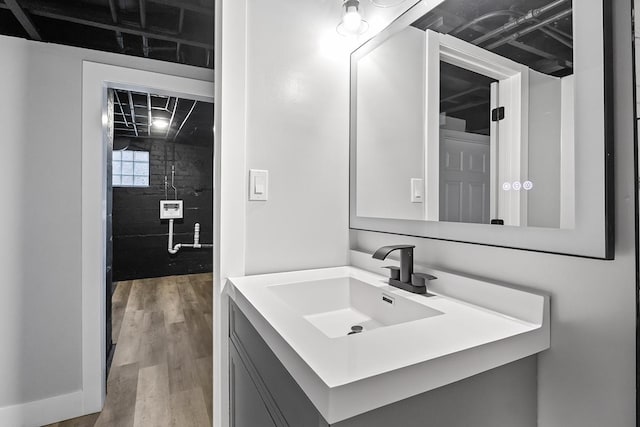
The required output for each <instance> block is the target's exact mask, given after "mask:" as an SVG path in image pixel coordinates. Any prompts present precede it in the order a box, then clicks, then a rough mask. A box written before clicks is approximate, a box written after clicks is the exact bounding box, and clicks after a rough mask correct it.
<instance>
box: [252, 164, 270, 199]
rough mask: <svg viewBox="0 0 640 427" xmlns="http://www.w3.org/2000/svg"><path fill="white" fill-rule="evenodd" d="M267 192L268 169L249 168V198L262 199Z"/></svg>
mask: <svg viewBox="0 0 640 427" xmlns="http://www.w3.org/2000/svg"><path fill="white" fill-rule="evenodd" d="M268 194H269V171H266V170H259V169H250V170H249V200H257V201H264V200H267V197H268Z"/></svg>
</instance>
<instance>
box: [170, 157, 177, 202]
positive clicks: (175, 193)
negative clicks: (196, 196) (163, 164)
mask: <svg viewBox="0 0 640 427" xmlns="http://www.w3.org/2000/svg"><path fill="white" fill-rule="evenodd" d="M175 177H176V166H175V165H171V188H173V195H174V198H173V199H174V200H178V189H177V188H176V186H175V185H173V183H174V180H175Z"/></svg>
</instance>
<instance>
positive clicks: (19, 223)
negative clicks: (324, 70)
mask: <svg viewBox="0 0 640 427" xmlns="http://www.w3.org/2000/svg"><path fill="white" fill-rule="evenodd" d="M0 51H2V54H3V58H4V60H3V61H2V66H1V67H0V91H1V92H2V94H3V102H2V103H0V117H2V132H1V136H0V147H2V156H0V159H1V160H0V182H2V183H3V197H4V200H5V203H6V205H5V206H6V207H7V209H2V210H0V222H1V223H2V227H3V229H4V231H3V234H2V245H1V246H0V285H1V289H2V298H0V343H1V346H2V350H1V351H0V378H2V382H1V383H0V407H3V406H7V405H12V404H18V403H22V402H28V401H33V400H38V399H43V398H47V397H50V396H55V395H60V394H65V393H70V392H73V391H75V390H79V389H80V387H81V381H82V378H81V266H80V262H81V246H80V243H81V216H80V215H81V211H80V206H81V205H80V202H81V200H80V196H81V182H80V178H81V169H80V166H81V165H80V161H81V120H82V117H81V96H82V94H81V84H82V61H83V60H90V61H95V62H102V63H107V64H113V65H121V66H126V67H129V68H139V69H144V70H149V71H157V72H162V73H166V74H172V75H180V76H184V77H192V78H197V79H200V80H209V81H212V80H213V71H211V70H206V69H197V68H193V67H186V66H181V65H176V64H170V63H162V62H158V61H151V60H145V59H142V58H133V57H125V56H121V55H115V54H107V53H101V52H96V51H90V50H85V49H77V48H71V47H63V46H57V45H53V44H46V43H37V42H29V41H25V40H22V39H17V38H11V37H4V36H0ZM96 143H97V144H99V143H101V141H96Z"/></svg>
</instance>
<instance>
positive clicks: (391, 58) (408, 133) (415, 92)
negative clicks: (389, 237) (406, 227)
mask: <svg viewBox="0 0 640 427" xmlns="http://www.w3.org/2000/svg"><path fill="white" fill-rule="evenodd" d="M425 48H426V39H425V33H424V31H421V30H419V29H417V28H414V27H407V28H405V29H404V30H402V31H401V32H399V33H397V34H395V35H394V36H393V37H391V38H389V39H388V40H386V41H385V42H384V43H382V44H381V45H379V46H377V47H376V48H375V49H374V50H372V51H371V52H369V53H367V55H366V56H364V57H363V58H361V59H360V60H359V61H358V69H357V85H358V89H357V102H356V105H357V120H356V122H357V123H356V126H357V132H356V134H357V135H358V148H357V152H358V158H357V168H356V169H357V176H356V186H357V187H356V188H357V191H356V210H357V213H358V216H365V217H372V218H398V219H416V220H422V219H424V218H425V214H424V201H422V202H420V203H412V202H411V197H410V196H411V179H412V178H419V179H423V180H424V178H425V177H424V138H425V135H424V121H425V106H424V92H425V77H424V76H425V69H424V67H425V55H426V52H425ZM423 198H424V191H423Z"/></svg>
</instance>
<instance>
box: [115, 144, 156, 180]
mask: <svg viewBox="0 0 640 427" xmlns="http://www.w3.org/2000/svg"><path fill="white" fill-rule="evenodd" d="M112 176H113V186H114V187H148V186H149V152H148V151H114V152H113V175H112Z"/></svg>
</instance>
